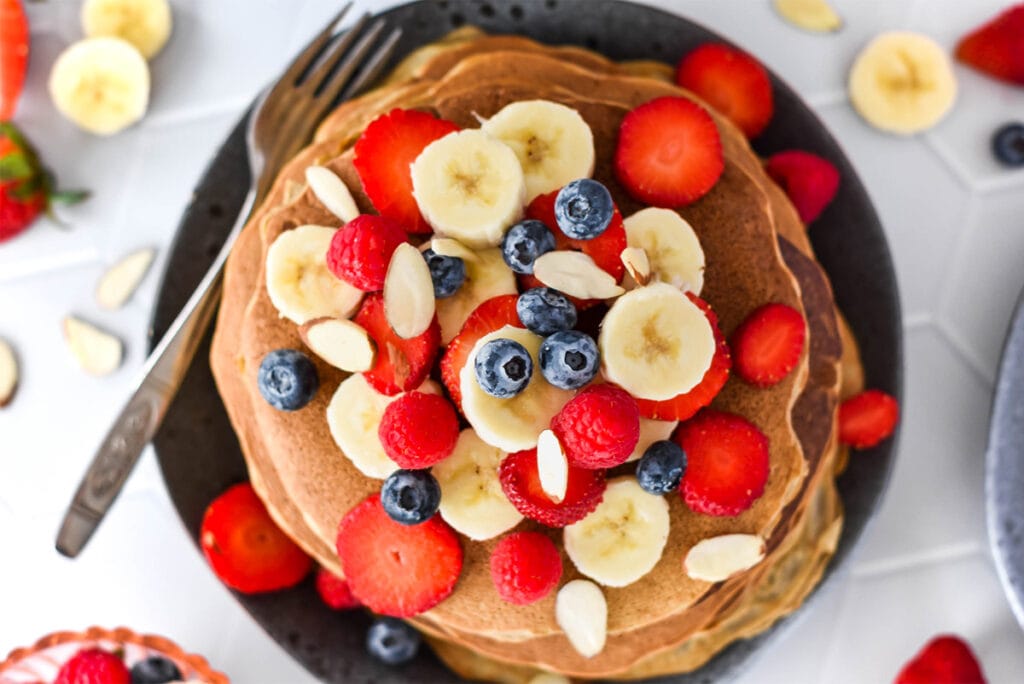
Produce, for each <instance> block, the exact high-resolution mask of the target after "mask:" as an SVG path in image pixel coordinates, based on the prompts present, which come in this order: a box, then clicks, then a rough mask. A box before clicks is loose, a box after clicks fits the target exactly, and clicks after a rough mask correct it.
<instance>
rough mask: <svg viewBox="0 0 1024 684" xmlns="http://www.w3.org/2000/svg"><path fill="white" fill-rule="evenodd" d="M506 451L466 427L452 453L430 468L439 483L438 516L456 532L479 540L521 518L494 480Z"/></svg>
mask: <svg viewBox="0 0 1024 684" xmlns="http://www.w3.org/2000/svg"><path fill="white" fill-rule="evenodd" d="M507 455H508V454H506V453H505V452H504V451H502V450H501V449H497V448H495V447H493V446H491V445H490V444H487V443H486V442H484V441H483V440H482V439H480V437H478V436H477V434H476V433H475V432H474V431H473V430H471V429H466V430H463V431H462V432H461V433H459V441H458V442H456V444H455V451H453V452H452V455H451V456H449V457H448V458H446V459H444V460H443V461H441V462H440V463H438V464H437V465H435V466H434V467H433V469H432V470H431V472H432V473H433V474H434V477H436V478H437V482H438V484H440V485H441V508H440V511H441V517H442V518H444V520H445V522H447V523H448V524H449V525H451V526H452V527H453V528H455V531H456V532H461V533H462V534H464V535H466V536H467V537H469V538H470V539H475V540H477V541H482V540H484V539H491V538H492V537H497V536H498V535H499V534H501V533H502V532H505V531H507V530H510V529H512V528H513V527H515V526H516V525H518V524H519V521H520V520H522V519H523V516H522V515H521V514H520V513H519V511H518V510H516V507H515V506H513V505H512V503H511V502H510V501H509V500H508V498H507V497H506V496H505V493H504V492H503V491H502V490H501V482H500V481H499V480H498V468H499V467H500V466H501V462H502V461H503V460H504V459H505V456H507Z"/></svg>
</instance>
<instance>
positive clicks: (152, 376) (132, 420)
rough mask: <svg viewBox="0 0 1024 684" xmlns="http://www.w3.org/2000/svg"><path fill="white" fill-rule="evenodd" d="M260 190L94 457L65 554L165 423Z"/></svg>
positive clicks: (60, 540) (65, 527)
mask: <svg viewBox="0 0 1024 684" xmlns="http://www.w3.org/2000/svg"><path fill="white" fill-rule="evenodd" d="M256 194H257V191H256V188H255V187H253V189H251V190H250V191H249V194H248V195H247V196H246V198H245V202H244V203H243V204H242V208H241V210H240V211H239V214H238V219H237V220H236V221H235V225H234V227H232V229H231V232H230V233H229V234H228V237H227V240H225V242H224V246H223V247H221V250H220V252H219V253H218V254H217V258H216V259H214V261H213V264H212V265H211V266H210V268H209V270H208V271H207V272H206V275H204V276H203V279H202V280H201V281H200V283H199V286H198V287H197V288H196V290H195V292H193V293H192V296H191V297H190V298H189V300H188V302H187V303H186V304H185V306H184V308H182V310H181V313H179V314H178V316H177V318H175V319H174V322H173V323H172V324H171V327H170V328H168V330H167V332H166V333H165V334H164V336H163V337H162V338H161V339H160V342H159V343H158V344H157V345H156V347H155V348H154V349H153V351H152V353H150V355H149V357H148V358H147V359H146V363H145V365H144V366H143V368H142V370H141V371H140V372H139V377H138V380H137V382H136V385H135V391H134V392H132V395H131V397H129V399H128V401H127V402H126V403H125V405H124V408H122V409H121V413H120V414H119V415H118V417H117V419H116V420H115V421H114V423H113V424H112V425H111V426H110V430H109V431H108V432H107V435H106V437H104V438H103V441H102V442H101V444H100V447H99V449H98V450H97V452H96V455H95V456H93V459H92V463H91V464H90V465H89V469H88V470H87V471H86V473H85V476H84V477H83V478H82V482H81V484H79V486H78V491H76V492H75V496H74V498H73V499H72V501H71V504H70V505H69V506H68V510H67V512H66V513H65V514H64V521H63V522H62V523H61V528H60V532H59V533H58V535H57V550H58V551H59V552H60V553H62V554H64V555H65V556H68V557H69V558H74V557H75V556H77V555H78V554H79V553H80V552H81V550H82V549H83V548H84V547H85V545H86V543H87V542H88V541H89V538H90V537H92V534H93V532H95V530H96V528H97V527H98V526H99V524H100V521H101V520H103V516H104V515H106V513H107V511H108V510H109V509H110V506H111V505H112V504H113V502H114V499H116V498H117V495H118V493H119V492H120V491H121V488H122V486H124V483H125V481H126V480H127V479H128V475H129V474H130V473H131V471H132V468H133V467H134V466H135V464H136V463H137V462H138V460H139V456H140V455H141V454H142V450H143V449H145V448H146V445H147V444H149V442H150V441H151V440H152V439H153V436H154V435H155V434H156V431H157V430H158V429H159V428H160V425H161V423H163V419H164V416H165V415H166V413H167V407H168V406H169V405H170V403H171V400H172V399H173V398H174V396H175V395H176V394H177V392H178V388H179V387H180V386H181V382H182V380H183V379H184V377H185V373H186V372H187V371H188V368H189V366H190V365H191V363H192V359H193V357H194V356H195V353H196V349H198V347H199V343H200V341H201V340H202V338H203V332H204V331H205V330H206V326H207V325H208V324H209V322H210V318H211V316H212V314H213V311H214V309H216V308H217V303H218V302H219V301H220V294H221V284H222V281H223V275H224V264H225V263H226V262H227V258H228V254H229V253H230V252H231V248H232V247H233V246H234V243H235V240H236V239H237V238H238V234H239V233H240V232H241V230H242V226H244V225H245V222H246V220H247V219H248V217H249V212H250V210H251V209H252V207H253V204H254V202H255V199H256Z"/></svg>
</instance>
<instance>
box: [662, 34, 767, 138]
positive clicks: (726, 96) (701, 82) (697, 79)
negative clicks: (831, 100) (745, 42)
mask: <svg viewBox="0 0 1024 684" xmlns="http://www.w3.org/2000/svg"><path fill="white" fill-rule="evenodd" d="M676 83H678V84H679V85H680V86H682V87H683V88H686V89H687V90H691V91H693V92H694V93H696V94H697V95H699V96H700V97H701V99H703V100H705V101H707V103H708V104H710V105H711V106H712V107H714V108H715V109H717V110H718V111H719V112H721V113H722V114H724V115H725V116H726V117H727V118H728V119H729V120H730V121H732V122H733V123H734V124H736V125H737V126H738V127H739V129H740V130H741V131H743V134H744V135H746V136H747V137H748V138H756V137H757V136H758V135H760V133H761V132H762V131H763V130H764V129H765V127H766V126H767V125H768V122H769V121H771V118H772V114H773V113H774V112H775V104H774V101H773V98H772V82H771V80H770V79H769V78H768V72H767V71H765V68H764V67H763V66H761V63H760V62H758V61H757V60H756V59H754V58H753V57H751V56H750V55H748V54H747V53H746V52H743V51H742V50H737V49H736V48H734V47H730V46H728V45H725V44H723V43H705V44H704V45H701V46H700V47H698V48H697V49H695V50H693V51H692V52H690V53H689V54H687V55H686V56H684V57H683V58H682V59H681V60H680V61H679V65H678V66H677V67H676Z"/></svg>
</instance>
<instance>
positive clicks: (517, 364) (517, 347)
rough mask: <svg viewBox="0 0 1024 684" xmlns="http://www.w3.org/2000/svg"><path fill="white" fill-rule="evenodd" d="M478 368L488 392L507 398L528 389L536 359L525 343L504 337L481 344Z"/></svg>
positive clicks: (478, 378)
mask: <svg viewBox="0 0 1024 684" xmlns="http://www.w3.org/2000/svg"><path fill="white" fill-rule="evenodd" d="M474 368H475V369H476V381H477V383H479V385H480V388H481V389H482V390H483V391H484V392H487V393H488V394H490V395H491V396H492V397H498V398H499V399H507V398H508V397H514V396H515V395H517V394H519V393H520V392H522V391H523V390H524V389H526V385H527V384H529V382H530V376H531V375H533V359H532V358H531V357H530V353H529V352H528V351H526V348H525V347H523V345H521V344H519V343H518V342H516V341H514V340H510V339H507V338H504V337H501V338H498V339H496V340H491V341H490V342H488V343H487V344H485V345H484V346H482V347H480V351H478V352H477V353H476V361H475V362H474Z"/></svg>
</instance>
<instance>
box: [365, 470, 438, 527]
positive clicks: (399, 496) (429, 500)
mask: <svg viewBox="0 0 1024 684" xmlns="http://www.w3.org/2000/svg"><path fill="white" fill-rule="evenodd" d="M380 502H381V505H382V506H384V512H385V513H387V514H388V517H390V518H391V519H392V520H394V521H395V522H399V523H402V524H403V525H419V524H420V523H421V522H426V521H427V520H429V519H430V517H431V516H433V515H434V513H436V512H437V507H438V506H440V505H441V485H439V484H438V483H437V480H436V479H435V478H434V476H433V475H431V474H430V471H428V470H396V471H395V472H393V473H391V474H390V475H389V476H388V478H387V479H386V480H384V485H383V486H382V487H381V488H380Z"/></svg>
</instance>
